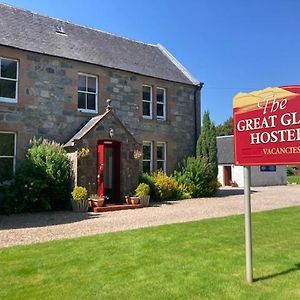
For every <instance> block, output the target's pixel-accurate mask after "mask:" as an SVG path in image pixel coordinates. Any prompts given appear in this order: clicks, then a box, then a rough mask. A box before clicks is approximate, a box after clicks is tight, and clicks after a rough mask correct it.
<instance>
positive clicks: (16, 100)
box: [0, 56, 19, 103]
mask: <svg viewBox="0 0 300 300" xmlns="http://www.w3.org/2000/svg"><path fill="white" fill-rule="evenodd" d="M2 59H6V60H12V61H15V62H17V73H16V77H17V78H16V79H13V78H6V77H1V60H2ZM0 79H5V80H10V81H14V82H15V83H16V97H15V98H6V97H0V101H1V102H5V103H18V87H19V61H18V60H17V59H12V58H8V57H3V56H0Z"/></svg>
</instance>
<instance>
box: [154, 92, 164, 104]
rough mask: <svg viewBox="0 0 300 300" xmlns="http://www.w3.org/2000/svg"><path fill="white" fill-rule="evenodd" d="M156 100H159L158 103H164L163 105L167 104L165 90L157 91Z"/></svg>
mask: <svg viewBox="0 0 300 300" xmlns="http://www.w3.org/2000/svg"><path fill="white" fill-rule="evenodd" d="M156 100H157V102H163V103H164V102H165V98H164V90H163V89H157V90H156Z"/></svg>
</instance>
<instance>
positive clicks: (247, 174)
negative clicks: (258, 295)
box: [244, 166, 253, 283]
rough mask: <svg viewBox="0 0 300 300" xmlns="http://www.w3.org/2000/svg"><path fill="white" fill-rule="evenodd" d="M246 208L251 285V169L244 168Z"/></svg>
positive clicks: (247, 254)
mask: <svg viewBox="0 0 300 300" xmlns="http://www.w3.org/2000/svg"><path fill="white" fill-rule="evenodd" d="M244 194H245V195H244V206H245V250H246V277H247V281H248V282H249V283H252V282H253V264H252V224H251V169H250V167H249V166H247V167H244Z"/></svg>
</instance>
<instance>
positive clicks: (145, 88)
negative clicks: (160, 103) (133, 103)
mask: <svg viewBox="0 0 300 300" xmlns="http://www.w3.org/2000/svg"><path fill="white" fill-rule="evenodd" d="M143 100H148V101H151V88H150V86H143Z"/></svg>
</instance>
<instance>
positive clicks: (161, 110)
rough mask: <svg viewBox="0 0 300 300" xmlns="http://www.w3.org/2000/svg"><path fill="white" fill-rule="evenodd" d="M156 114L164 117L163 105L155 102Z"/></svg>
mask: <svg viewBox="0 0 300 300" xmlns="http://www.w3.org/2000/svg"><path fill="white" fill-rule="evenodd" d="M156 106H157V116H158V117H164V105H163V104H159V103H157V105H156Z"/></svg>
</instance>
